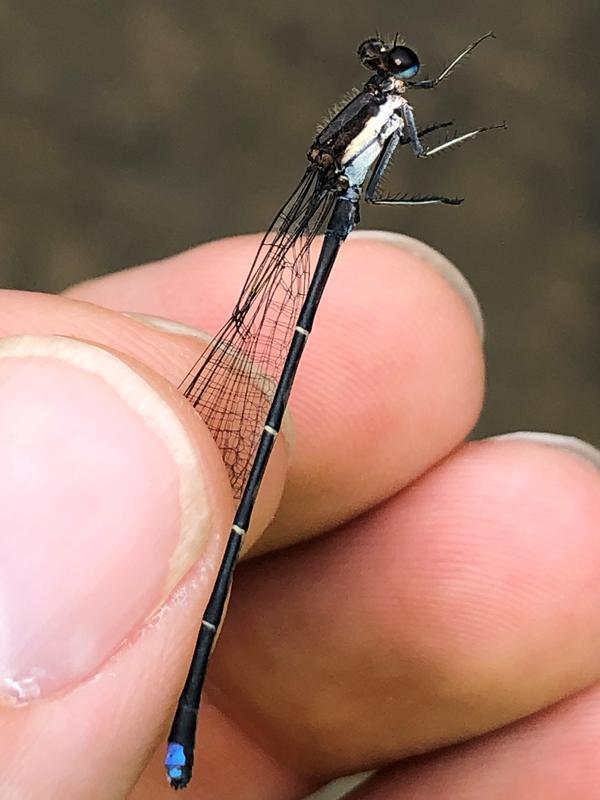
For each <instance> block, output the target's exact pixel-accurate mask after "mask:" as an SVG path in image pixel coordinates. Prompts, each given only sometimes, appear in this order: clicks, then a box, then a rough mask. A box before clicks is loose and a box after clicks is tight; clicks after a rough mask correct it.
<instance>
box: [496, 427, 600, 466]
mask: <svg viewBox="0 0 600 800" xmlns="http://www.w3.org/2000/svg"><path fill="white" fill-rule="evenodd" d="M491 438H492V439H494V440H495V441H520V442H533V443H535V444H543V445H546V446H547V447H554V448H555V449H558V450H565V451H566V452H568V453H573V454H574V455H576V456H579V457H580V458H584V459H585V460H586V461H587V462H589V463H590V464H593V465H594V466H595V467H596V469H600V450H598V449H596V448H595V447H594V446H593V445H591V444H588V442H584V441H582V440H581V439H577V438H576V437H575V436H563V435H562V434H559V433H542V432H537V431H515V432H514V433H503V434H501V435H500V436H493V437H491Z"/></svg>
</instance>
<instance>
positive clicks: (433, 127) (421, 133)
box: [401, 120, 454, 144]
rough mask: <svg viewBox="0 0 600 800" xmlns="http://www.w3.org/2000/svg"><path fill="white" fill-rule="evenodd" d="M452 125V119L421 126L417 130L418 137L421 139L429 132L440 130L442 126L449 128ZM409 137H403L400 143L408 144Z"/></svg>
mask: <svg viewBox="0 0 600 800" xmlns="http://www.w3.org/2000/svg"><path fill="white" fill-rule="evenodd" d="M453 125H454V120H452V121H451V122H437V123H436V124H435V125H428V126H427V127H426V128H422V129H421V130H420V131H419V139H423V138H424V137H425V136H429V134H430V133H434V132H435V131H440V130H441V129H442V128H451V127H452V126H453ZM409 142H410V139H408V138H406V139H405V138H403V139H402V142H401V144H408V143H409Z"/></svg>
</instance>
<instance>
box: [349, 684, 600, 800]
mask: <svg viewBox="0 0 600 800" xmlns="http://www.w3.org/2000/svg"><path fill="white" fill-rule="evenodd" d="M599 736H600V687H598V686H594V687H593V688H591V689H589V690H587V691H585V692H582V693H581V694H579V695H578V696H577V697H574V698H570V699H569V700H565V701H563V702H562V703H559V704H558V705H556V706H553V707H552V708H550V709H548V710H547V711H544V712H540V713H539V714H536V715H535V716H533V717H529V718H527V719H525V720H523V721H521V722H518V723H515V724H513V725H511V726H510V727H508V728H505V729H504V730H501V731H498V732H497V733H494V734H489V735H488V736H485V737H482V738H480V739H478V740H476V741H474V742H471V743H469V744H464V745H459V746H456V747H452V748H448V749H446V750H444V751H442V752H440V753H434V754H432V755H429V756H426V757H421V758H416V759H414V760H413V761H412V762H403V763H402V764H401V765H398V766H395V767H392V768H390V769H388V770H386V771H385V772H383V773H382V774H381V775H379V776H377V777H375V778H373V779H372V780H371V781H369V783H368V784H367V785H366V786H364V787H363V788H361V789H360V790H358V791H356V792H355V793H352V794H351V795H350V796H349V798H348V800H350V798H352V800H447V798H448V797H452V798H456V800H480V798H482V797H485V798H486V800H505V798H507V797H510V798H512V800H530V798H532V797H535V798H542V797H543V798H544V800H596V798H597V797H598V786H599V785H600V766H599V764H598V737H599Z"/></svg>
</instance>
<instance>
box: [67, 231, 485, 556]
mask: <svg viewBox="0 0 600 800" xmlns="http://www.w3.org/2000/svg"><path fill="white" fill-rule="evenodd" d="M258 242H259V239H258V237H255V236H244V237H238V238H235V239H229V240H223V241H218V242H213V243H210V244H207V245H203V246H201V247H199V248H197V249H196V250H193V251H190V252H187V253H183V254H181V255H179V256H176V257H174V258H171V259H167V260H165V261H161V262H157V263H155V264H150V265H147V266H145V267H138V268H136V269H131V270H127V271H125V272H121V273H119V274H116V275H110V276H106V277H104V278H100V279H96V280H94V281H90V282H88V283H84V284H82V285H80V286H76V287H73V288H71V289H69V290H68V294H69V295H71V296H74V297H78V298H82V299H86V300H92V301H93V302H96V303H101V304H103V305H107V306H109V307H111V308H116V309H119V310H129V311H137V312H142V313H145V314H152V315H159V316H163V317H168V318H170V319H175V320H178V321H180V322H183V323H186V324H188V325H193V326H195V327H202V328H204V329H208V330H212V331H214V330H218V328H219V327H220V325H221V324H222V322H223V321H224V320H225V319H226V318H227V316H228V315H229V310H230V309H231V308H232V307H233V305H234V302H235V300H236V299H237V295H238V291H239V287H240V286H241V285H242V282H243V279H244V277H245V275H246V273H247V270H248V266H249V264H250V263H251V261H252V257H253V255H254V252H255V250H256V247H257V245H258ZM338 262H339V263H336V265H335V269H334V271H333V274H332V277H331V280H330V285H329V286H328V287H327V291H326V293H325V295H324V298H323V302H322V306H321V308H320V310H319V313H318V317H317V322H316V325H315V328H314V331H313V333H312V334H311V340H310V342H309V345H308V347H307V349H306V354H305V356H304V359H303V363H302V365H301V368H300V370H299V373H298V377H297V381H296V385H295V387H294V392H293V394H292V398H291V407H292V411H293V416H294V420H295V426H296V430H297V436H296V443H295V444H296V446H295V451H294V453H293V456H292V460H291V467H290V472H289V473H288V478H289V479H288V483H287V485H286V490H285V493H284V497H283V500H282V504H281V506H280V510H279V513H278V515H277V518H276V520H275V522H274V524H273V525H272V527H271V530H270V532H267V535H266V536H265V537H264V538H263V540H262V541H261V547H263V548H266V547H272V546H274V545H279V546H281V545H282V544H288V543H290V542H291V541H294V540H298V539H300V538H306V537H307V536H310V535H314V534H315V533H318V532H320V531H323V530H326V529H328V528H331V527H334V526H336V525H338V524H340V523H341V522H343V521H345V520H347V519H349V518H351V517H352V516H354V515H356V514H357V513H360V512H362V511H364V510H366V509H368V508H369V507H371V506H373V505H375V504H377V503H379V502H380V501H382V500H383V499H385V498H387V497H389V496H391V495H393V494H394V493H395V492H397V491H398V490H399V489H401V488H402V487H403V486H405V485H407V484H409V483H410V482H412V481H413V480H414V479H415V478H416V477H418V476H419V475H420V474H422V473H423V472H425V471H426V470H427V469H428V468H429V467H431V466H432V465H433V464H434V463H436V462H437V461H439V460H440V459H442V458H443V457H444V456H445V455H447V454H448V453H449V452H450V451H451V450H453V449H454V448H455V447H456V446H457V445H458V444H459V443H460V442H461V441H462V440H463V439H464V437H465V436H466V435H467V434H468V432H469V431H470V430H471V428H472V426H473V425H474V423H475V421H476V419H477V417H478V415H479V413H480V409H481V403H482V397H483V383H484V366H483V354H482V345H481V317H480V312H479V310H478V306H477V301H476V300H475V298H474V295H473V293H472V291H471V290H470V288H469V287H468V285H467V283H466V281H465V280H464V278H462V276H461V275H460V273H459V272H458V270H456V268H455V267H453V265H452V264H451V263H450V262H448V261H447V260H446V259H445V258H444V257H443V256H441V255H440V254H439V253H436V252H435V251H434V250H432V249H431V248H429V247H428V246H427V245H424V244H422V243H420V242H416V241H415V240H412V239H409V238H408V237H404V236H399V235H393V234H381V233H371V232H368V233H367V232H363V233H361V234H360V235H354V236H353V237H350V238H349V240H348V242H347V243H346V244H345V246H344V247H343V248H342V250H341V253H340V256H339V259H338Z"/></svg>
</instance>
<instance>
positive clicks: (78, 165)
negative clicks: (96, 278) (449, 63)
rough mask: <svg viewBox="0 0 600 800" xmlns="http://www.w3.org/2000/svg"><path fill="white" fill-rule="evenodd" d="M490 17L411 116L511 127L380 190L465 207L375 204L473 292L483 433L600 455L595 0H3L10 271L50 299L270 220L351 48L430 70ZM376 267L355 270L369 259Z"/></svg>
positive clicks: (14, 279)
mask: <svg viewBox="0 0 600 800" xmlns="http://www.w3.org/2000/svg"><path fill="white" fill-rule="evenodd" d="M491 28H493V29H494V30H495V31H496V33H497V35H498V40H497V41H496V42H492V43H486V44H485V45H484V46H483V47H482V48H481V50H480V51H479V52H478V53H477V54H476V55H475V56H474V57H473V58H472V59H471V60H470V62H469V63H468V64H467V65H466V66H464V67H463V68H462V69H460V70H459V71H458V73H457V74H456V75H455V77H454V78H453V79H452V80H451V81H449V82H448V83H447V84H446V85H444V86H443V88H440V89H439V90H438V91H437V92H435V93H427V94H425V93H424V94H419V95H418V96H416V95H414V96H413V97H414V103H415V105H416V110H417V114H418V118H419V120H420V121H421V124H423V123H428V122H430V121H443V120H446V119H453V118H454V119H456V120H457V122H458V125H459V127H460V128H461V129H468V128H469V127H470V126H474V125H475V126H476V125H478V124H480V123H484V124H485V123H489V122H497V121H499V122H501V121H502V120H503V119H506V120H508V122H509V125H510V130H509V132H508V133H501V134H491V135H489V137H488V138H486V139H485V140H483V141H479V142H476V143H471V144H470V145H469V146H465V147H464V148H462V149H460V150H458V151H456V152H453V153H450V154H448V155H446V156H444V157H440V158H439V159H434V160H433V161H432V163H423V162H418V163H414V161H413V159H411V158H410V154H408V153H406V152H403V153H402V155H401V157H399V158H398V159H397V163H396V164H395V166H394V168H393V169H392V171H391V172H390V174H389V185H390V187H391V186H394V187H397V188H398V190H401V189H402V190H404V189H407V190H410V191H415V192H428V191H441V192H448V193H450V194H454V193H456V194H461V195H464V196H466V197H467V200H468V202H467V203H465V205H464V206H463V207H462V208H461V209H460V210H456V209H447V208H439V209H438V208H425V209H414V210H413V209H411V210H399V209H389V208H388V209H381V210H379V209H378V210H375V209H368V208H367V209H365V210H364V213H363V227H365V226H366V227H381V228H389V229H393V230H398V231H403V232H406V233H409V234H411V235H414V236H418V237H422V238H424V239H426V240H427V241H429V242H430V243H432V244H433V245H434V246H436V247H438V248H440V249H441V250H443V251H444V252H445V253H447V254H448V255H449V256H450V258H452V259H453V260H455V262H456V263H457V264H458V265H459V266H460V267H461V269H462V270H463V271H464V272H465V274H466V275H467V277H468V278H469V280H470V281H471V282H472V284H473V286H474V288H475V290H476V292H477V294H478V295H479V298H480V300H481V303H482V305H483V308H484V312H485V316H486V320H487V332H488V340H487V347H488V354H489V398H488V402H487V406H486V410H485V412H484V416H483V419H482V422H481V424H480V428H479V430H478V433H480V434H490V433H495V432H500V431H504V430H510V429H519V428H529V429H543V430H552V431H563V432H567V433H571V434H575V435H578V436H581V437H583V438H586V439H588V440H591V441H592V442H594V443H595V444H596V445H600V414H599V413H598V409H599V406H600V350H599V340H600V336H599V334H600V314H599V306H600V265H599V263H598V243H599V234H598V226H597V218H598V213H599V210H600V208H599V207H600V185H599V180H598V179H599V177H600V167H599V166H598V164H599V158H598V149H599V148H598V144H597V141H598V131H599V130H600V124H599V123H600V119H599V117H600V112H599V104H598V98H597V92H596V88H597V83H598V78H597V75H598V69H599V67H600V63H599V57H598V42H599V40H600V6H598V3H597V0H576V2H575V3H570V4H566V3H564V2H562V1H561V2H558V1H557V0H545V1H544V2H537V1H536V0H531V2H523V1H522V0H519V2H517V0H503V2H486V3H481V2H480V1H479V2H476V0H467V1H466V2H453V3H448V2H447V1H446V2H442V0H437V1H434V2H416V0H415V1H413V2H412V3H408V2H401V0H389V1H388V0H375V1H374V2H358V0H329V2H326V3H325V2H323V1H322V0H319V1H318V2H317V0H304V1H303V2H302V3H288V2H285V0H271V1H269V2H262V3H257V2H244V3H237V4H233V3H216V2H214V0H213V2H203V1H202V0H195V1H192V0H121V2H111V0H101V1H100V0H97V1H95V2H92V0H72V1H71V2H68V1H67V0H58V1H56V2H52V3H48V2H47V0H44V1H42V0H0V38H1V41H0V98H1V102H0V116H1V118H0V142H1V144H0V185H1V187H2V191H1V196H0V248H1V256H2V257H1V259H0V269H1V270H2V284H3V285H5V286H9V287H19V288H26V289H42V290H49V291H57V290H60V289H61V288H63V287H65V286H66V285H68V284H69V283H72V282H74V281H77V280H81V279H83V278H87V277H90V276H93V275H97V274H100V273H102V272H105V271H108V270H116V269H119V268H121V267H123V266H127V265H130V264H133V263H139V262H143V261H146V260H150V259H155V258H159V257H161V256H165V255H168V254H171V253H174V252H176V251H178V250H182V249H185V248H187V247H189V246H191V245H193V244H195V243H198V242H202V241H205V240H207V239H211V238H215V237H219V236H223V235H227V234H231V233H241V232H246V231H254V230H259V229H262V228H264V227H265V226H266V225H267V224H268V223H269V221H270V218H271V217H272V215H273V212H274V210H275V209H277V208H278V207H279V206H280V204H281V201H282V200H283V199H284V198H285V196H286V195H287V194H288V193H289V192H290V191H291V189H292V187H293V186H294V184H295V181H296V180H297V179H298V177H299V175H300V174H301V172H302V171H303V169H304V153H305V151H306V147H307V145H308V143H309V142H310V140H311V137H312V135H313V132H314V129H315V125H316V123H317V122H318V121H319V120H320V119H321V118H322V117H323V116H324V114H325V113H326V111H327V109H328V107H330V106H331V105H333V104H334V103H335V102H336V101H337V100H338V99H339V97H340V96H341V95H343V94H344V93H345V92H346V91H347V90H348V89H349V88H351V87H352V86H353V85H356V84H359V83H360V82H362V81H363V80H364V79H365V77H366V73H363V71H362V70H361V69H360V67H359V65H358V63H357V62H356V60H355V57H354V51H355V48H356V45H357V44H358V42H359V41H361V39H363V38H365V37H366V36H369V35H372V34H374V33H375V31H376V30H377V29H379V30H381V31H384V32H392V33H393V32H395V31H396V30H400V32H401V34H402V35H403V36H404V37H405V38H406V40H407V41H408V43H410V44H411V45H412V46H413V47H414V48H415V49H416V50H417V51H418V52H419V53H420V55H421V58H422V60H423V61H424V62H425V69H426V70H431V71H432V72H433V71H435V69H436V68H437V67H438V66H439V65H441V64H442V63H443V62H444V60H445V59H446V58H447V57H449V56H452V55H453V54H454V53H455V52H456V51H458V50H459V49H460V48H461V47H462V46H463V45H464V44H466V43H468V42H469V41H470V40H471V39H473V38H475V37H477V36H478V35H479V34H481V33H484V32H485V31H487V30H489V29H491ZM366 266H368V265H366Z"/></svg>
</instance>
